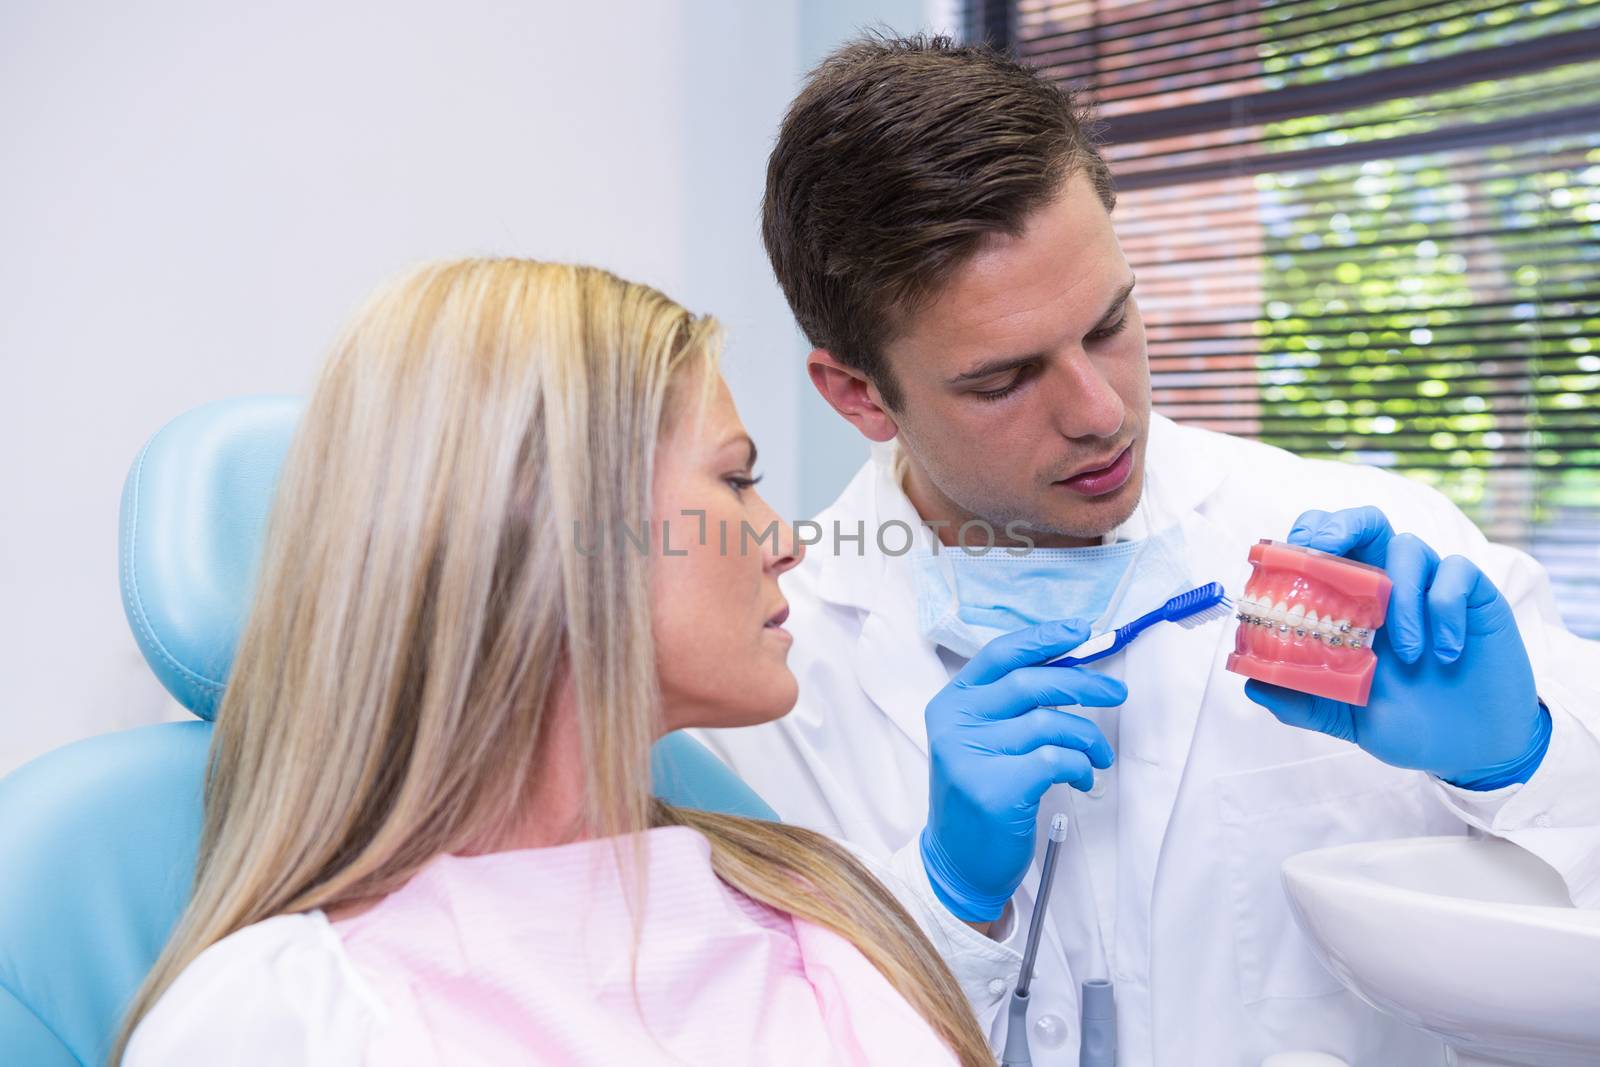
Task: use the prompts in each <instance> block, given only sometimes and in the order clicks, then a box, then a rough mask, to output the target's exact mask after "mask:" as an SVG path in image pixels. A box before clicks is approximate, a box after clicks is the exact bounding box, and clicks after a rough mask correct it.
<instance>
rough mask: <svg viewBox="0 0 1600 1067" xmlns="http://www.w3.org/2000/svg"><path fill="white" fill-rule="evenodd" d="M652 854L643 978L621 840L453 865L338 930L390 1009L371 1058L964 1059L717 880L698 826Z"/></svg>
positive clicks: (897, 1003) (663, 841)
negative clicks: (622, 872) (633, 966)
mask: <svg viewBox="0 0 1600 1067" xmlns="http://www.w3.org/2000/svg"><path fill="white" fill-rule="evenodd" d="M624 847H625V848H631V847H632V846H631V845H624ZM643 851H644V853H645V854H646V855H647V857H648V858H647V860H646V868H647V871H648V880H647V882H646V886H647V889H646V892H645V905H644V909H643V915H642V922H641V924H640V929H639V933H638V951H637V969H636V971H635V970H632V969H631V968H630V963H631V962H632V960H633V958H634V957H633V955H632V953H633V944H634V928H633V923H632V921H631V920H630V918H629V913H628V909H627V907H626V904H625V898H624V895H623V885H622V882H621V877H620V876H619V869H618V865H617V858H616V853H615V850H614V843H613V842H612V841H609V840H607V841H592V842H580V843H578V844H573V845H564V846H560V847H556V848H541V849H525V850H518V851H513V852H498V853H489V854H485V855H480V856H440V857H439V858H437V859H435V860H434V861H433V862H431V863H430V864H428V866H427V867H425V868H424V869H423V870H422V871H421V872H420V873H419V874H418V875H417V876H416V877H415V878H413V879H412V880H411V881H410V882H409V883H408V884H407V885H405V886H404V887H403V888H402V889H400V890H399V891H397V892H395V893H393V894H392V895H390V896H389V897H387V898H386V899H385V900H384V901H383V902H382V903H380V904H379V905H378V906H377V907H375V908H373V909H372V910H371V911H368V912H366V913H364V914H361V915H357V916H355V917H354V918H351V919H348V920H344V921H340V922H337V923H335V924H333V929H334V930H335V931H336V932H337V934H338V935H339V938H340V939H341V941H342V942H343V944H344V947H345V950H346V952H347V953H348V955H349V957H350V959H351V961H352V963H353V964H354V966H355V968H356V970H357V971H359V972H360V973H361V975H362V977H364V978H365V979H366V980H367V982H368V983H369V984H370V985H371V987H372V988H373V990H374V992H376V993H377V995H378V999H379V1000H380V1001H381V1002H382V1003H383V1005H384V1008H385V1012H384V1014H385V1015H387V1019H386V1020H384V1021H383V1022H382V1023H381V1024H380V1025H378V1026H377V1027H375V1028H374V1032H373V1047H372V1048H371V1050H370V1055H369V1056H368V1058H367V1060H366V1062H367V1063H369V1064H372V1065H390V1064H434V1063H437V1064H450V1065H452V1067H454V1065H466V1064H486V1065H487V1064H493V1065H497V1067H498V1065H510V1064H523V1063H541V1064H543V1063H549V1064H601V1063H604V1064H613V1063H672V1062H679V1063H685V1064H694V1065H704V1064H755V1063H760V1064H808V1065H811V1064H830V1063H831V1064H880V1063H882V1064H895V1063H907V1064H910V1063H915V1064H938V1063H952V1062H954V1058H953V1056H952V1055H951V1053H950V1052H949V1050H948V1049H947V1048H946V1047H945V1046H944V1044H943V1043H942V1042H940V1041H939V1039H938V1038H937V1037H936V1036H935V1035H934V1033H933V1031H932V1030H931V1029H930V1028H929V1027H928V1025H927V1023H926V1022H924V1021H923V1019H922V1018H921V1016H920V1015H918V1014H917V1013H916V1012H915V1011H914V1010H913V1009H912V1008H911V1006H910V1005H909V1004H908V1003H907V1002H906V1001H905V999H904V998H902V997H901V996H900V995H899V993H897V992H896V991H895V990H894V989H893V988H892V987H891V986H890V985H889V984H888V982H887V981H886V980H885V979H884V978H883V976H882V975H880V974H879V973H878V971H877V969H876V968H874V967H873V966H872V964H871V963H869V962H868V961H867V959H866V957H864V956H862V955H861V953H860V952H858V951H857V950H856V948H855V947H854V946H853V945H851V944H849V943H848V942H846V941H845V940H843V939H842V938H840V937H838V936H836V935H835V934H833V933H832V932H830V931H828V930H825V929H822V928H821V927H818V926H815V925H812V924H810V923H807V922H804V921H802V920H797V919H794V918H792V917H790V916H788V915H786V914H783V913H781V912H777V911H774V910H773V909H771V908H768V907H766V906H764V905H762V904H759V903H757V902H755V901H753V900H751V899H749V898H748V897H746V896H744V895H743V894H742V893H739V892H738V891H736V890H734V889H733V888H732V887H730V886H728V885H727V884H725V883H724V882H722V880H721V879H719V878H717V877H716V875H715V874H714V873H713V871H712V869H711V860H710V853H711V846H710V843H709V842H708V841H707V840H706V839H705V838H704V837H702V836H701V835H700V834H699V833H697V832H696V831H693V830H690V829H687V828H683V827H666V828H662V829H657V830H652V831H650V832H649V833H648V834H646V835H645V845H644V850H643ZM624 870H626V868H624ZM635 993H637V999H636V998H635Z"/></svg>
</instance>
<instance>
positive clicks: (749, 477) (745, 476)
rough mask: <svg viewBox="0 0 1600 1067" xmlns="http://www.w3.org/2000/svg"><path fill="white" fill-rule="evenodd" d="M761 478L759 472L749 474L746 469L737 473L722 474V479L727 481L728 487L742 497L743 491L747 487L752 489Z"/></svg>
mask: <svg viewBox="0 0 1600 1067" xmlns="http://www.w3.org/2000/svg"><path fill="white" fill-rule="evenodd" d="M761 478H762V476H761V475H759V474H751V473H750V472H748V471H742V472H740V473H738V474H728V475H724V476H723V479H722V480H723V481H725V482H727V483H728V485H729V487H730V488H732V489H733V492H734V495H735V496H738V497H740V498H741V499H743V497H744V494H745V491H746V490H747V489H754V488H755V487H756V485H758V484H759V483H760V481H761Z"/></svg>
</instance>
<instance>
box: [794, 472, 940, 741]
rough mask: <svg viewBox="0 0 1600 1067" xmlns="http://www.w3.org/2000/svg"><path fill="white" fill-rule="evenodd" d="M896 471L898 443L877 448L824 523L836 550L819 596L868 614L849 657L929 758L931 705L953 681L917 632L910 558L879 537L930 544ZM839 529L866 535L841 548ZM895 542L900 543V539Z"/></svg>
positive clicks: (871, 692) (882, 706)
mask: <svg viewBox="0 0 1600 1067" xmlns="http://www.w3.org/2000/svg"><path fill="white" fill-rule="evenodd" d="M895 467H896V463H895V446H894V444H893V443H892V442H891V443H887V444H879V445H875V446H873V450H872V459H871V460H870V461H869V462H868V463H867V464H866V465H865V466H864V467H863V468H862V469H861V470H860V471H859V472H858V473H857V474H856V476H855V478H853V479H852V480H851V482H850V484H849V486H847V487H846V488H845V491H844V493H842V494H841V495H840V497H839V500H838V501H837V502H836V503H835V504H834V505H833V506H832V507H830V508H829V509H828V510H827V511H825V512H824V513H823V514H822V515H821V516H819V517H818V519H819V522H820V523H821V524H822V526H823V528H824V532H825V538H824V543H825V544H828V547H830V548H832V549H833V550H834V554H833V555H831V556H829V557H828V558H827V559H826V561H825V564H826V565H825V566H824V568H823V569H822V574H821V579H820V585H819V592H820V594H821V596H822V599H823V600H825V601H827V602H828V603H831V604H834V605H837V606H840V607H852V608H855V609H856V610H858V611H861V612H863V618H862V624H861V634H860V637H859V638H858V639H857V641H856V645H855V648H854V649H852V650H851V651H850V653H849V655H850V656H851V657H852V660H853V665H854V668H855V677H856V680H857V681H858V682H859V684H860V685H861V690H862V692H863V693H865V694H866V696H867V698H868V699H869V700H871V701H872V703H873V704H874V705H876V706H877V708H878V710H879V711H881V712H883V714H884V715H885V716H886V717H887V718H888V719H889V721H890V722H892V723H894V725H895V726H896V727H897V728H898V729H899V730H901V731H902V732H903V733H904V734H905V735H906V736H907V737H908V738H910V739H911V741H912V743H913V744H915V745H916V746H917V750H918V751H919V752H921V753H922V754H923V755H927V752H928V732H927V724H926V723H925V721H924V719H923V713H924V710H925V709H926V707H927V704H928V701H929V700H931V699H933V696H934V694H935V693H937V692H938V691H939V690H940V689H941V688H942V687H943V686H944V684H945V683H946V682H947V681H949V674H948V672H947V671H946V670H945V666H944V664H943V663H942V662H941V661H940V659H939V654H938V652H937V650H936V649H935V648H934V646H933V644H932V642H930V641H927V640H926V639H924V638H923V636H922V634H921V631H920V628H919V627H918V624H917V591H916V586H915V584H914V583H913V580H912V571H911V565H910V558H909V556H906V555H900V556H891V555H888V554H886V553H885V552H883V551H882V548H881V546H880V545H879V543H878V539H877V536H876V531H877V530H879V529H883V528H884V527H885V524H887V523H890V522H902V523H905V524H906V526H907V527H908V528H909V529H910V530H912V531H915V536H918V537H920V538H922V539H923V540H924V541H925V542H926V543H931V534H930V533H929V531H928V530H927V529H926V528H925V527H923V526H922V519H921V517H920V516H918V515H917V513H916V511H915V510H914V509H913V508H912V507H911V504H910V501H908V500H906V498H905V495H904V493H903V492H901V491H900V490H899V488H898V486H897V484H896V476H895ZM835 523H837V524H838V525H839V527H840V528H841V529H842V531H843V532H844V533H845V534H846V535H850V536H853V535H854V534H855V533H858V532H859V533H861V534H862V535H863V536H862V538H861V540H860V541H859V542H855V541H851V542H848V547H841V545H842V544H844V543H843V542H841V541H840V540H839V539H838V537H837V536H836V535H835V533H834V530H835V527H834V524H835ZM858 523H859V524H860V526H859V527H858V525H857V524H858ZM829 537H832V542H831V543H829V542H828V538H829ZM894 543H896V544H898V543H899V535H898V534H897V535H896V537H895V538H894ZM857 546H859V551H858V550H857ZM819 547H821V546H819Z"/></svg>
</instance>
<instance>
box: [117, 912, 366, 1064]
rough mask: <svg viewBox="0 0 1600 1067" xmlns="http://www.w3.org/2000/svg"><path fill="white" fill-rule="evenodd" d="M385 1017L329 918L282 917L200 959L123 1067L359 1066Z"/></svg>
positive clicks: (140, 1032)
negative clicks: (199, 1066) (176, 1066)
mask: <svg viewBox="0 0 1600 1067" xmlns="http://www.w3.org/2000/svg"><path fill="white" fill-rule="evenodd" d="M386 1014H387V1013H386V1010H385V1008H384V1005H383V1002H382V1000H381V999H380V998H379V997H378V995H377V993H376V992H375V991H374V990H373V989H372V987H371V986H370V985H369V984H368V983H367V982H366V980H365V979H364V978H363V977H362V976H361V974H360V973H359V972H358V971H357V970H356V969H355V967H354V966H353V965H352V963H351V961H350V958H349V956H348V955H347V954H346V953H345V951H344V946H343V944H342V943H341V942H340V940H339V936H338V934H336V933H335V932H334V930H333V928H332V927H331V926H330V925H329V923H328V920H327V917H326V916H324V915H323V914H322V913H321V912H320V911H312V912H303V913H296V914H292V915H275V916H273V917H272V918H270V919H265V920H263V921H261V922H258V923H254V924H252V925H250V926H247V927H245V928H244V929H242V930H238V931H236V932H234V933H232V934H229V935H228V936H227V937H225V938H223V939H222V940H220V941H218V942H217V943H216V944H214V945H211V946H210V947H209V948H207V949H206V950H205V951H204V952H201V953H200V954H199V955H198V956H196V957H195V959H194V961H193V962H192V963H190V964H189V966H188V967H186V968H184V970H183V972H182V973H181V974H179V975H178V977H177V979H176V980H175V981H174V982H173V983H172V985H171V986H169V987H168V988H167V991H166V993H165V994H163V995H162V997H161V999H160V1000H159V1001H157V1002H156V1005H155V1007H153V1008H152V1009H151V1010H150V1012H149V1013H148V1014H147V1015H146V1016H145V1017H144V1019H143V1020H141V1021H140V1023H139V1026H138V1028H137V1029H136V1030H135V1031H134V1034H133V1038H132V1040H131V1041H130V1042H129V1045H128V1051H127V1054H126V1055H125V1056H124V1058H123V1067H146V1065H150V1067H154V1065H158V1064H170V1063H220V1064H229V1065H234V1067H251V1065H254V1064H267V1063H274V1064H278V1063H296V1064H306V1065H313V1064H330V1065H331V1064H343V1063H352V1062H359V1061H360V1059H361V1058H362V1056H361V1050H362V1048H363V1047H364V1046H365V1045H366V1042H367V1039H368V1035H369V1034H370V1032H371V1029H372V1026H373V1024H374V1023H376V1022H380V1021H382V1020H383V1019H384V1018H385V1016H386Z"/></svg>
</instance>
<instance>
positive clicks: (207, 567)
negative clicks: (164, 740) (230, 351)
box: [118, 397, 304, 720]
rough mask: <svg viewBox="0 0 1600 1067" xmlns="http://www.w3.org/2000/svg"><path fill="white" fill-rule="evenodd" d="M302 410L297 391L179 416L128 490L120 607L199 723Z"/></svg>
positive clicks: (234, 633)
mask: <svg viewBox="0 0 1600 1067" xmlns="http://www.w3.org/2000/svg"><path fill="white" fill-rule="evenodd" d="M303 407H304V401H303V400H301V399H300V398H298V397H242V398H239V399H234V400H220V401H216V402H214V403H210V404H204V405H202V406H200V407H197V408H195V409H193V410H192V411H188V412H186V413H184V414H182V415H179V416H178V417H177V418H175V419H173V420H172V421H171V422H169V423H167V425H165V426H163V427H162V428H161V429H160V430H158V431H157V432H156V435H155V436H154V437H152V438H150V440H149V441H148V442H147V443H146V444H145V446H144V448H143V449H142V450H141V451H140V452H139V456H138V458H137V459H136V460H135V461H134V464H133V469H132V470H131V471H129V472H128V480H127V482H126V483H125V484H124V485H123V488H122V515H121V521H120V523H119V531H118V536H119V542H120V544H119V547H120V552H119V555H118V559H119V562H118V569H119V571H120V572H121V577H122V607H123V610H124V611H126V612H127V615H128V624H129V625H130V626H132V627H133V634H134V638H135V639H136V640H137V641H138V643H139V650H140V651H141V652H143V653H144V658H145V660H146V661H148V662H149V664H150V667H151V669H152V670H154V671H155V672H156V677H157V678H159V679H161V684H162V685H164V686H166V687H167V691H168V692H170V693H171V694H172V695H173V696H174V697H176V698H177V700H178V702H179V703H181V704H182V705H183V706H184V707H186V708H188V709H189V710H190V711H192V712H194V713H195V714H196V715H198V716H200V717H201V718H202V719H208V720H209V719H211V718H212V717H213V716H214V715H215V714H216V710H217V705H218V704H219V703H220V702H221V699H222V691H223V687H224V685H225V684H226V683H227V680H228V671H229V668H230V667H232V665H233V652H234V648H235V646H236V645H237V644H238V641H239V631H240V628H241V626H242V625H243V623H244V620H245V617H246V615H247V614H248V612H249V607H250V594H251V590H252V586H253V583H254V579H255V566H256V557H257V556H258V555H259V553H260V550H261V538H262V535H263V533H264V532H265V526H266V518H267V511H268V509H269V507H270V506H271V503H272V493H273V488H274V487H275V486H276V485H277V481H278V470H279V468H280V467H281V466H282V465H283V457H284V454H285V453H286V452H287V451H288V449H289V441H290V438H291V437H293V435H294V429H295V425H296V424H297V423H298V421H299V418H300V413H301V411H302V409H303Z"/></svg>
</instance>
